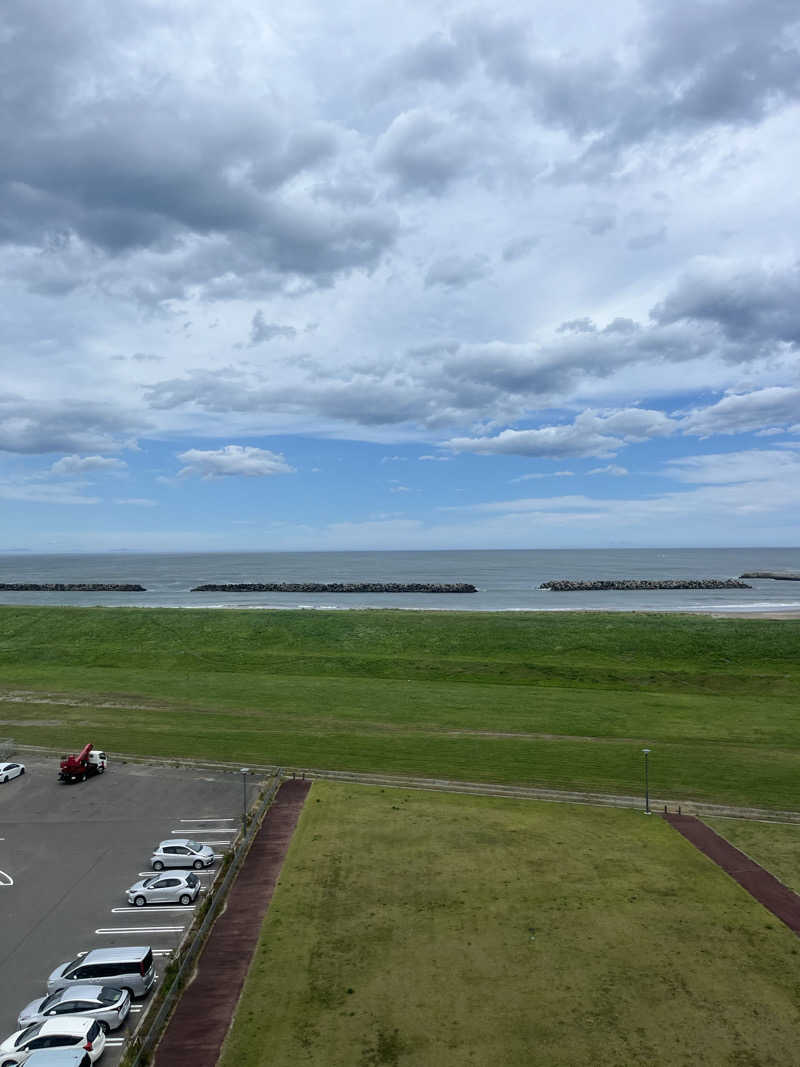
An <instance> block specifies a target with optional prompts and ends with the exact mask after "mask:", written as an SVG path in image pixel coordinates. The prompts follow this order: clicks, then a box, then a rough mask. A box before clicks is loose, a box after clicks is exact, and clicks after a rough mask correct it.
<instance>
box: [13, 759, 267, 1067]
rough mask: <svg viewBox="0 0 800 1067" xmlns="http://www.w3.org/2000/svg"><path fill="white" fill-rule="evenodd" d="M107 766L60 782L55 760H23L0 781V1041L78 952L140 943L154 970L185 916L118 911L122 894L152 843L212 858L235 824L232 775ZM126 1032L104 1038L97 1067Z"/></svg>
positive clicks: (236, 790) (236, 792)
mask: <svg viewBox="0 0 800 1067" xmlns="http://www.w3.org/2000/svg"><path fill="white" fill-rule="evenodd" d="M111 759H112V763H111V766H110V769H109V770H108V772H107V773H106V774H105V775H102V776H97V777H95V778H91V779H89V780H88V781H86V782H83V783H75V784H73V785H67V786H65V785H62V784H61V783H60V782H58V781H57V778H56V775H57V762H54V761H53V760H52V759H51V760H43V759H40V758H35V759H32V760H26V761H25V763H26V767H27V769H28V773H27V774H25V775H24V777H21V778H17V779H14V780H13V781H11V782H8V783H5V784H3V785H0V872H2V873H0V1040H4V1039H5V1037H7V1036H8V1034H10V1033H11V1032H12V1031H13V1030H15V1029H16V1028H17V1026H16V1023H17V1014H18V1013H19V1011H20V1010H21V1008H23V1007H24V1006H25V1004H27V1003H28V1002H29V1001H30V1000H33V999H34V998H35V997H39V996H43V995H44V993H45V992H46V980H47V976H48V975H49V974H50V972H51V971H52V970H53V969H54V968H55V967H57V966H58V965H59V964H60V963H63V962H65V961H67V960H69V959H72V958H73V957H74V956H75V955H76V954H77V953H78V952H79V951H81V950H83V949H91V948H101V947H110V946H114V945H143V944H144V945H151V946H152V947H153V951H154V954H155V955H156V966H157V970H159V971H162V970H163V967H164V964H165V962H166V960H167V958H168V956H169V954H170V952H171V951H172V950H173V949H174V948H175V947H176V946H177V945H178V943H179V941H180V938H181V937H182V935H183V931H184V928H185V927H186V926H187V925H188V924H189V922H190V921H191V914H192V913H191V911H183V910H182V911H167V910H166V909H164V908H162V907H158V908H136V909H134V908H130V909H129V908H128V905H127V900H126V898H125V896H124V890H125V889H126V888H127V887H128V886H129V885H131V884H132V883H133V882H134V881H136V880H137V878H138V877H139V876H140V875H142V874H144V873H149V857H150V851H151V848H152V846H153V844H154V843H155V842H157V841H160V840H162V839H164V838H168V837H170V836H179V834H180V835H183V836H186V837H191V838H194V839H196V840H200V841H206V842H208V843H210V844H212V845H213V846H214V848H215V850H216V851H218V852H219V851H224V849H225V847H226V843H227V842H229V841H231V840H232V838H233V834H234V832H235V828H237V827H238V820H239V818H240V817H241V810H242V783H241V778H240V776H239V775H238V774H232V773H228V772H223V771H209V770H190V769H186V768H181V769H178V768H171V767H164V766H158V767H155V766H150V765H145V764H133V763H129V764H114V762H113V754H111ZM251 789H255V783H253V785H251ZM172 831H178V833H177V834H173V833H172ZM206 880H208V879H207V878H206ZM117 909H123V910H117ZM138 1011H141V1002H140V1003H139V1004H135V1010H134V1011H132V1019H131V1022H132V1023H133V1024H135V1021H136V1019H137V1018H138V1014H137V1013H138ZM129 1030H130V1027H129V1026H128V1025H126V1026H125V1027H123V1028H122V1029H121V1030H119V1031H116V1032H115V1033H113V1034H111V1035H110V1038H111V1039H112V1047H111V1048H110V1049H109V1052H108V1053H107V1054H106V1056H104V1058H103V1059H104V1063H108V1064H109V1067H110V1065H111V1064H113V1063H114V1062H115V1061H116V1060H117V1059H118V1055H115V1054H114V1053H115V1052H118V1050H119V1047H120V1046H121V1044H122V1042H123V1041H124V1039H125V1036H126V1035H127V1034H128V1033H129Z"/></svg>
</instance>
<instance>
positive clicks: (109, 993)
mask: <svg viewBox="0 0 800 1067" xmlns="http://www.w3.org/2000/svg"><path fill="white" fill-rule="evenodd" d="M130 1007H131V998H130V995H129V994H128V993H126V992H125V990H124V989H115V988H114V987H113V986H101V985H73V986H70V987H69V988H68V989H59V990H58V992H57V993H51V994H50V995H49V996H47V997H39V999H38V1000H32V1001H31V1002H30V1004H28V1006H27V1007H25V1008H23V1009H22V1011H21V1012H20V1013H19V1019H18V1020H17V1025H18V1026H19V1028H20V1029H24V1028H25V1027H26V1026H30V1025H31V1023H40V1022H44V1020H45V1019H51V1018H54V1017H58V1016H62V1015H80V1016H82V1017H83V1018H86V1019H97V1021H98V1022H99V1023H100V1026H101V1027H102V1028H103V1031H104V1032H105V1033H108V1031H109V1030H116V1029H117V1028H118V1027H120V1026H122V1024H123V1023H124V1022H125V1019H126V1018H127V1016H128V1012H129V1011H130Z"/></svg>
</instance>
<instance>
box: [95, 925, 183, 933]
mask: <svg viewBox="0 0 800 1067" xmlns="http://www.w3.org/2000/svg"><path fill="white" fill-rule="evenodd" d="M185 929H186V927H185V926H101V927H100V929H99V930H95V933H96V934H179V933H181V932H182V931H183V930H185Z"/></svg>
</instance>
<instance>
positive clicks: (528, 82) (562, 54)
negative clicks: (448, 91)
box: [392, 0, 800, 175]
mask: <svg viewBox="0 0 800 1067" xmlns="http://www.w3.org/2000/svg"><path fill="white" fill-rule="evenodd" d="M799 24H800V9H798V7H797V5H796V4H795V3H794V2H793V0H730V2H728V3H719V2H718V0H700V2H699V3H695V4H691V5H686V4H685V3H682V2H681V0H664V2H662V3H654V4H651V5H649V6H648V7H645V9H644V18H643V20H642V23H641V24H640V26H639V27H638V29H637V33H636V35H635V43H634V42H633V40H631V39H629V40H627V41H626V42H625V47H624V48H621V47H618V48H617V49H616V50H612V49H611V48H607V49H606V50H605V51H603V48H602V46H600V47H599V48H598V50H597V51H596V52H594V53H593V54H586V53H583V54H581V53H579V52H577V51H575V50H569V49H568V48H567V47H563V48H561V49H559V47H558V45H557V44H556V45H555V47H544V46H543V45H542V44H541V43H540V42H539V40H537V37H536V33H535V27H532V25H531V24H530V23H529V22H528V21H525V20H521V19H516V20H514V19H508V18H504V17H500V16H498V17H494V18H491V17H487V16H486V15H484V14H473V15H471V16H467V17H464V18H460V19H457V20H456V21H455V22H454V24H453V25H452V27H451V30H450V35H449V37H447V39H446V44H445V42H444V41H443V42H441V44H440V48H439V52H438V53H437V51H436V50H435V49H433V48H432V47H431V46H430V45H428V46H427V48H428V49H429V50H428V51H427V52H426V44H425V43H424V42H420V43H419V44H417V45H412V46H409V47H408V48H407V49H406V50H405V51H404V52H403V53H402V55H401V56H400V57H395V59H393V60H392V69H393V71H394V73H395V76H398V75H399V73H401V72H403V71H405V72H407V76H408V77H409V78H410V79H413V78H415V77H420V76H422V77H430V78H437V74H436V71H437V70H438V71H440V72H441V77H438V80H442V81H447V82H448V83H449V84H453V83H455V82H457V81H458V80H459V79H461V80H466V78H467V77H468V76H469V74H470V73H471V72H473V71H474V70H476V69H482V70H483V71H484V72H485V74H486V75H488V77H489V78H490V79H491V80H493V81H494V82H496V83H499V84H501V85H505V86H508V87H510V88H512V89H513V90H514V91H515V92H517V93H518V94H520V96H521V97H522V98H524V99H525V100H526V102H527V104H528V106H529V108H530V109H531V110H532V111H533V113H534V115H535V116H536V118H537V119H538V120H539V121H540V122H541V123H542V124H543V125H545V126H549V127H553V128H556V129H560V130H563V131H565V132H566V133H567V134H569V135H570V136H571V137H572V138H574V139H575V140H576V141H577V142H579V143H580V144H581V146H582V147H581V150H580V153H581V160H580V162H579V164H578V170H579V172H583V173H584V174H591V173H592V172H597V173H599V172H603V171H607V170H609V169H611V170H617V169H620V168H621V166H622V163H623V160H622V156H621V154H622V153H625V152H626V151H627V149H628V148H630V147H631V146H635V145H640V144H642V143H644V142H646V141H650V140H652V139H654V138H655V139H659V138H664V137H669V136H670V135H672V134H678V135H681V136H683V137H685V136H686V135H687V134H688V135H692V134H693V133H695V132H700V131H702V130H704V129H708V128H713V127H721V126H740V125H754V124H757V123H759V122H761V121H762V120H763V119H764V118H765V117H766V116H767V115H769V114H770V113H772V112H774V111H775V110H776V109H778V108H780V107H782V106H784V105H785V104H786V103H788V102H792V101H795V100H797V99H798V98H799V97H800V47H799V46H800V36H798V33H797V29H798V25H799ZM425 56H427V59H425V58H423V57H425ZM420 71H427V72H428V73H425V74H421V73H420ZM575 167H576V163H575V161H573V163H572V164H568V165H562V166H559V167H558V168H557V173H558V174H561V175H567V174H570V173H572V174H574V173H575Z"/></svg>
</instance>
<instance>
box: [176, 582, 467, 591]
mask: <svg viewBox="0 0 800 1067" xmlns="http://www.w3.org/2000/svg"><path fill="white" fill-rule="evenodd" d="M192 592H193V593H477V592H478V590H477V589H476V588H475V586H474V585H470V584H469V583H468V582H457V583H455V584H439V583H425V582H236V583H234V584H232V585H231V584H225V585H198V586H196V587H195V588H194V589H192Z"/></svg>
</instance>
